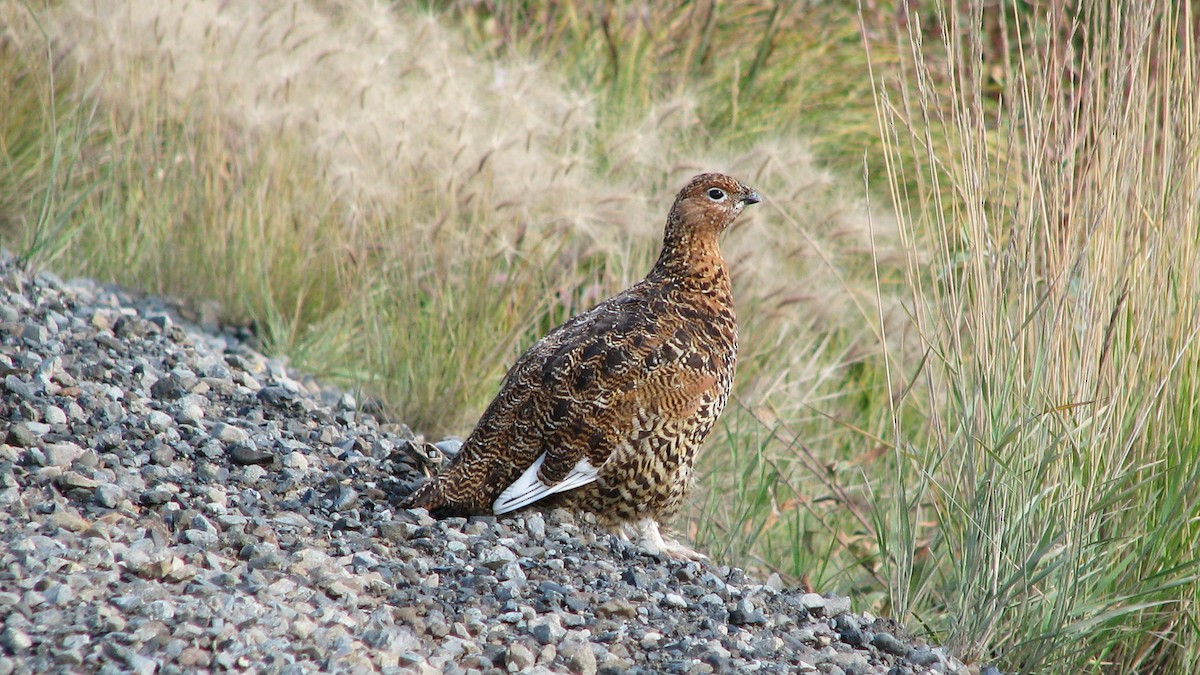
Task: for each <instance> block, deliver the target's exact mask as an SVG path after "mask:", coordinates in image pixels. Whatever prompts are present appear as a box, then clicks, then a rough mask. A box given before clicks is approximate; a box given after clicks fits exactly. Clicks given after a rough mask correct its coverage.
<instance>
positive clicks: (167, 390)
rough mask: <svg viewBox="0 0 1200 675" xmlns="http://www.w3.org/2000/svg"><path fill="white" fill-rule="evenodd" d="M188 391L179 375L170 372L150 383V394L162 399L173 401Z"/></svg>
mask: <svg viewBox="0 0 1200 675" xmlns="http://www.w3.org/2000/svg"><path fill="white" fill-rule="evenodd" d="M186 393H187V390H186V389H184V388H183V381H182V380H181V379H180V378H179V376H178V375H176V374H174V373H168V374H167V375H165V376H163V377H161V378H159V379H158V381H157V382H155V383H154V384H152V385H150V395H151V396H153V397H154V398H156V399H158V400H160V401H173V400H175V399H177V398H180V397H182V396H183V395H184V394H186Z"/></svg>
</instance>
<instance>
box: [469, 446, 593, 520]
mask: <svg viewBox="0 0 1200 675" xmlns="http://www.w3.org/2000/svg"><path fill="white" fill-rule="evenodd" d="M545 461H546V453H544V452H543V453H542V454H541V456H540V457H538V458H537V459H536V460H535V461H534V462H533V464H530V465H529V468H528V469H525V473H523V474H521V477H520V478H518V479H516V480H515V481H513V484H512V485H509V486H508V487H506V488H504V492H501V493H500V496H499V497H497V498H496V501H495V502H494V503H493V504H492V512H493V513H495V514H496V515H500V514H502V513H508V512H509V511H516V510H517V509H519V508H521V507H524V506H529V505H530V504H532V503H534V502H536V501H538V500H539V499H545V498H546V497H549V496H550V495H552V494H557V493H559V492H566V491H567V490H574V489H575V488H577V487H580V486H583V485H587V484H588V483H591V482H592V481H594V480H596V479H597V478H598V477H599V476H600V470H599V469H597V468H596V467H594V466H592V463H591V462H589V461H588V459H587V457H584V458H583V459H580V460H579V461H578V462H576V463H575V467H574V468H572V469H571V473H568V474H567V476H566V477H565V478H563V479H562V480H561V481H559V482H557V483H555V484H554V485H546V484H545V483H543V482H542V481H541V479H540V478H538V470H540V469H541V468H542V464H543V463H544V462H545Z"/></svg>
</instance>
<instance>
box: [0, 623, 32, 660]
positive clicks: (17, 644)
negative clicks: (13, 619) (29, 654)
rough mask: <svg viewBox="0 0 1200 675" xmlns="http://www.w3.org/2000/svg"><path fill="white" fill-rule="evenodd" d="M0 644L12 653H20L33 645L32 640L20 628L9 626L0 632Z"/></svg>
mask: <svg viewBox="0 0 1200 675" xmlns="http://www.w3.org/2000/svg"><path fill="white" fill-rule="evenodd" d="M0 645H3V646H4V648H5V649H7V650H8V651H9V652H11V653H13V654H21V653H23V652H25V651H28V650H29V648H30V647H32V646H33V640H32V639H31V638H30V637H29V636H28V635H26V634H25V633H24V632H23V631H21V630H20V629H18V628H13V627H12V626H9V627H8V628H5V629H4V631H3V632H0Z"/></svg>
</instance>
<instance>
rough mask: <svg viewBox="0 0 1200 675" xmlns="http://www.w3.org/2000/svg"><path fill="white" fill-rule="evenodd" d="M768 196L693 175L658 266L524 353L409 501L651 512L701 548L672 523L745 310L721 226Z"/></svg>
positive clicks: (625, 518)
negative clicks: (733, 286) (453, 451)
mask: <svg viewBox="0 0 1200 675" xmlns="http://www.w3.org/2000/svg"><path fill="white" fill-rule="evenodd" d="M758 201H759V198H758V194H757V193H755V192H754V191H753V190H752V189H750V188H748V187H746V186H744V185H742V184H741V183H739V182H738V181H736V180H734V179H733V178H730V177H728V176H724V175H721V174H703V175H700V176H696V177H695V178H693V179H692V180H691V182H689V183H688V184H687V186H686V187H684V188H683V190H682V191H680V193H679V195H678V196H677V197H676V198H675V203H674V204H673V205H672V207H671V212H670V214H669V215H668V216H667V224H666V231H665V234H664V238H663V249H662V253H661V254H660V255H659V258H658V262H656V263H655V265H654V268H653V269H652V270H651V271H650V273H649V274H648V275H647V276H646V278H645V279H643V280H642V281H640V282H638V283H637V284H635V285H634V286H632V287H630V288H629V289H628V290H626V291H624V292H622V293H620V294H618V295H616V296H613V297H612V298H610V299H608V300H606V301H604V302H602V303H600V304H599V305H597V306H596V307H594V308H593V309H591V310H589V311H587V312H584V313H582V314H579V315H577V316H575V317H573V318H571V319H570V320H568V321H567V322H566V323H564V324H563V325H561V326H559V327H558V328H556V329H554V330H553V331H551V332H550V334H548V335H547V336H546V337H544V338H542V340H540V341H539V342H538V343H537V344H535V345H533V347H531V348H530V349H529V351H527V352H526V353H525V354H524V355H523V356H522V357H521V358H520V359H518V360H517V362H516V363H515V364H514V365H513V367H512V368H511V369H510V370H509V372H508V375H507V376H506V377H505V379H504V383H503V385H502V386H501V387H500V393H499V394H498V395H497V396H496V399H495V400H494V401H492V403H491V405H489V406H488V408H487V410H486V411H485V412H484V413H483V417H481V418H480V420H479V424H478V425H477V426H476V427H475V430H474V431H473V432H472V433H471V435H470V437H468V438H467V440H466V442H465V443H464V444H463V447H462V449H461V450H460V452H459V454H458V455H457V456H456V457H455V458H454V460H453V461H452V462H451V463H450V464H449V465H448V466H447V467H446V468H445V469H443V470H442V471H441V472H440V473H439V474H438V475H437V476H435V477H434V478H433V479H432V480H430V481H429V482H428V483H426V484H424V485H423V486H421V487H420V488H419V489H418V490H417V491H416V492H414V493H413V494H412V495H411V496H410V497H409V499H408V500H407V502H406V505H407V506H410V507H417V506H420V507H425V508H427V509H429V510H430V511H431V512H438V513H446V514H452V513H453V514H473V513H504V512H507V511H510V510H514V509H516V508H522V507H524V506H526V505H528V504H531V503H537V504H538V505H539V506H565V507H568V508H573V509H576V510H582V511H591V512H593V513H595V514H596V515H597V516H598V517H599V518H600V519H601V520H602V521H604V522H606V523H607V524H610V525H614V526H620V527H621V528H622V530H623V529H624V527H625V526H627V525H634V526H637V527H638V528H639V529H640V530H641V532H642V534H643V536H644V537H645V541H646V544H647V546H648V547H649V548H651V549H652V550H657V551H662V552H664V553H667V554H668V555H672V556H675V557H697V554H696V553H695V552H693V551H691V550H690V549H687V548H685V547H683V546H681V545H679V544H676V543H673V542H666V541H664V540H663V539H662V537H661V535H660V534H659V531H658V523H660V522H662V521H664V520H668V519H670V518H671V517H672V516H674V515H675V514H676V512H678V510H679V508H680V506H681V505H682V504H683V501H684V498H685V497H686V495H687V492H688V490H689V488H690V487H691V484H692V467H693V465H694V464H695V460H696V452H697V450H699V448H700V446H701V444H702V443H703V442H704V439H705V438H706V437H707V436H708V434H709V432H710V431H711V430H712V427H713V424H714V423H715V422H716V420H717V416H718V415H720V414H721V411H722V410H723V409H724V408H725V402H726V400H727V399H728V397H729V390H730V387H731V386H732V384H733V372H734V363H735V360H736V356H737V323H736V321H735V317H734V312H733V296H732V294H731V293H730V286H729V272H728V270H727V269H726V267H725V261H724V259H723V258H722V257H721V253H720V250H719V249H718V247H717V238H718V236H719V235H720V234H721V232H722V231H723V230H724V229H725V228H726V227H727V226H728V225H729V224H730V223H732V222H733V220H734V218H736V217H737V215H738V214H739V213H740V212H741V210H742V207H743V206H744V205H745V204H753V203H756V202H758ZM531 467H532V468H531Z"/></svg>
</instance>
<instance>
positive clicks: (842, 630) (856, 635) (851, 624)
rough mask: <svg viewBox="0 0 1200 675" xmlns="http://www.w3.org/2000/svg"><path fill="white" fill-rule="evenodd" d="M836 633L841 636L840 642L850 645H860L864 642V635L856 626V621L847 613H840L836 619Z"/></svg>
mask: <svg viewBox="0 0 1200 675" xmlns="http://www.w3.org/2000/svg"><path fill="white" fill-rule="evenodd" d="M836 625H837V631H838V635H840V636H841V637H842V642H845V643H846V644H848V645H850V646H851V647H862V646H863V645H865V644H866V642H867V641H866V637H865V636H864V635H863V632H862V629H860V628H859V627H858V621H856V620H855V619H854V617H852V616H850V615H849V614H841V615H839V616H838V617H837V621H836Z"/></svg>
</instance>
